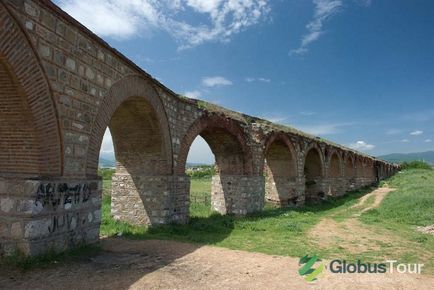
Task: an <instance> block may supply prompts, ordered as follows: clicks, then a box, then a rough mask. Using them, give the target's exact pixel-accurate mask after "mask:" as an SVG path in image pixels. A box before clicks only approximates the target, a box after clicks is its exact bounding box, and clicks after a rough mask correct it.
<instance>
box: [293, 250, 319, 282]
mask: <svg viewBox="0 0 434 290" xmlns="http://www.w3.org/2000/svg"><path fill="white" fill-rule="evenodd" d="M319 261H321V260H320V259H318V257H317V256H316V255H314V256H313V257H309V255H306V256H304V257H302V258H300V261H299V262H298V264H299V265H303V266H302V267H301V268H300V269H299V270H298V273H299V274H300V276H304V280H306V281H307V282H313V281H315V280H316V278H317V277H318V275H319V274H321V273H322V271H323V270H324V269H325V266H324V264H323V263H321V264H320V265H319V266H318V268H316V269H315V268H312V266H313V265H314V264H315V263H316V262H319Z"/></svg>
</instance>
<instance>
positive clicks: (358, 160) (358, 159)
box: [354, 156, 364, 177]
mask: <svg viewBox="0 0 434 290" xmlns="http://www.w3.org/2000/svg"><path fill="white" fill-rule="evenodd" d="M354 164H355V166H356V176H357V177H363V172H364V169H363V157H361V156H356V158H355V160H354Z"/></svg>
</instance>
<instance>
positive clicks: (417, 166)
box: [401, 160, 432, 170]
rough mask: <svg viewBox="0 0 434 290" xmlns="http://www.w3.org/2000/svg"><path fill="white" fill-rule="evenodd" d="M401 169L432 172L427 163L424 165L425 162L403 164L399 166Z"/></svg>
mask: <svg viewBox="0 0 434 290" xmlns="http://www.w3.org/2000/svg"><path fill="white" fill-rule="evenodd" d="M401 167H402V169H410V168H415V169H428V170H432V166H431V165H430V164H428V163H426V162H425V161H420V160H419V161H411V162H403V163H402V164H401Z"/></svg>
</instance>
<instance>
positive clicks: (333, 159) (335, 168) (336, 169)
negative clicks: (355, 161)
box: [328, 150, 342, 178]
mask: <svg viewBox="0 0 434 290" xmlns="http://www.w3.org/2000/svg"><path fill="white" fill-rule="evenodd" d="M328 165H329V166H328V168H329V170H328V173H329V174H328V175H329V176H328V177H330V178H340V177H342V158H341V155H340V154H338V152H337V151H335V150H333V151H332V152H331V153H330V159H329V164H328Z"/></svg>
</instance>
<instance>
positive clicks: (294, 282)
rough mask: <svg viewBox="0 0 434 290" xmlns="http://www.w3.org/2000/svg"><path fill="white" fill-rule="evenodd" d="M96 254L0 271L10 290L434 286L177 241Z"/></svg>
mask: <svg viewBox="0 0 434 290" xmlns="http://www.w3.org/2000/svg"><path fill="white" fill-rule="evenodd" d="M102 246H103V249H104V251H103V252H102V253H101V254H99V255H98V256H96V257H94V258H92V259H86V260H84V261H81V262H76V263H72V264H67V265H58V266H55V267H50V268H48V269H39V270H34V271H31V272H27V273H24V274H22V273H17V272H5V271H4V270H2V271H1V272H0V288H4V289H18V288H21V289H23V288H24V289H26V288H32V289H47V288H50V289H127V288H129V289H219V290H221V289H348V287H349V286H350V285H351V286H352V287H356V288H357V289H434V277H432V276H422V275H416V274H412V275H410V274H332V273H330V272H326V273H324V274H321V275H322V276H320V277H319V279H318V280H317V281H316V282H313V283H308V282H306V281H305V280H304V279H303V278H302V277H300V276H299V275H298V273H297V271H298V269H299V265H298V259H296V258H290V257H280V256H271V255H265V254H259V253H248V252H243V251H234V250H228V249H223V248H218V247H210V246H202V247H200V246H196V245H192V244H185V243H179V242H173V241H129V240H124V239H120V238H117V239H115V238H110V239H105V240H104V241H103V242H102Z"/></svg>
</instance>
